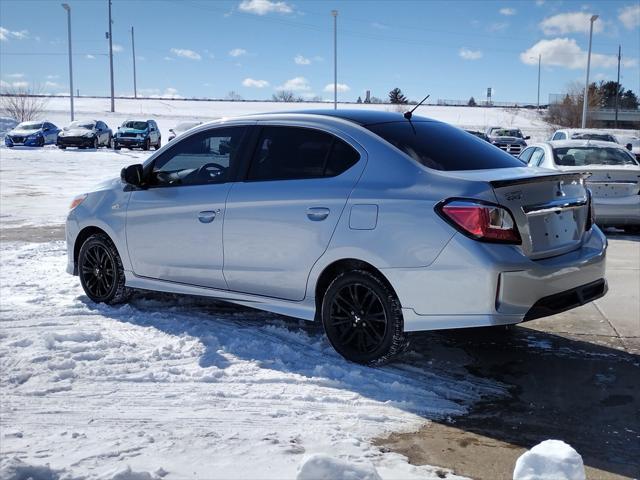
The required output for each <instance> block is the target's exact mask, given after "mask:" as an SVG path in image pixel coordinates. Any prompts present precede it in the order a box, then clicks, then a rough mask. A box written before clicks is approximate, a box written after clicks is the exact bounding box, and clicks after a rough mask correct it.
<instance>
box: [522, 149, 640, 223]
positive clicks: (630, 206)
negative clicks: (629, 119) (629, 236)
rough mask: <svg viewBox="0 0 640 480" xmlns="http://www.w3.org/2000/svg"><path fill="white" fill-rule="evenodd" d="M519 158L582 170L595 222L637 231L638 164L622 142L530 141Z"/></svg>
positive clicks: (639, 214) (570, 170)
mask: <svg viewBox="0 0 640 480" xmlns="http://www.w3.org/2000/svg"><path fill="white" fill-rule="evenodd" d="M520 160H522V161H523V162H525V163H527V164H528V165H529V166H533V167H543V168H550V169H553V170H559V171H561V172H567V173H584V174H586V175H589V177H588V178H587V179H586V183H587V187H588V188H589V189H590V190H591V192H592V194H593V205H594V210H595V216H596V222H597V223H598V225H601V226H606V227H620V228H624V229H625V231H627V232H629V233H638V232H640V194H639V193H640V165H638V161H637V160H636V158H635V156H634V155H633V154H632V153H631V152H630V151H629V150H627V148H625V147H624V146H622V145H619V144H617V143H611V142H608V141H606V142H603V141H597V140H556V141H551V142H543V143H538V144H535V145H531V146H530V147H529V148H527V149H526V150H524V151H523V152H522V154H521V155H520Z"/></svg>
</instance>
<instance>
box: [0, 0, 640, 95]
mask: <svg viewBox="0 0 640 480" xmlns="http://www.w3.org/2000/svg"><path fill="white" fill-rule="evenodd" d="M68 3H69V4H70V5H71V8H72V22H73V24H72V26H73V32H72V35H73V40H72V44H73V49H74V84H75V87H76V88H78V89H79V90H80V93H81V94H85V95H108V94H109V62H108V56H107V55H106V54H107V52H108V42H107V40H106V39H105V35H104V32H105V31H106V30H107V28H108V25H107V0H82V1H80V0H68ZM334 8H335V9H337V10H338V11H339V16H338V51H339V53H338V68H339V76H338V84H339V87H340V90H341V91H340V93H339V99H341V100H355V99H356V98H357V97H358V96H359V95H362V96H364V91H365V90H367V89H368V90H371V92H372V94H373V95H375V96H378V97H384V98H386V96H387V93H388V91H389V90H390V89H392V88H393V87H396V86H397V87H400V88H401V89H402V90H403V92H405V94H406V95H407V96H408V97H409V98H411V99H417V100H419V99H421V98H422V97H423V96H424V95H426V94H427V93H429V94H431V99H430V101H435V100H437V99H439V98H440V99H468V98H469V97H470V96H474V97H475V98H476V99H478V98H484V97H485V95H486V88H487V87H492V88H493V91H494V97H493V98H494V100H495V101H518V102H535V100H536V88H537V56H538V54H541V55H542V64H543V68H542V89H541V101H542V102H543V103H544V102H545V101H546V99H547V97H548V94H550V93H560V92H563V91H565V90H566V87H567V85H568V84H569V83H571V82H575V81H579V82H584V74H585V63H586V60H585V58H586V50H587V46H588V24H589V17H590V16H591V14H599V15H600V18H599V19H598V20H597V21H596V23H595V33H594V39H593V52H594V56H593V57H592V71H591V78H592V79H593V80H603V79H604V80H606V79H613V80H615V77H616V54H617V48H618V44H622V51H623V68H622V80H621V83H622V84H623V85H624V86H626V87H627V88H631V89H633V90H634V91H636V92H639V91H640V71H639V69H638V63H639V57H640V2H639V1H638V0H626V1H625V0H622V1H614V0H606V1H597V2H595V1H591V2H589V1H582V2H577V1H566V0H565V1H553V0H531V1H525V0H521V1H506V0H505V1H470V0H469V1H454V0H451V1H435V0H433V1H429V0H422V1H393V2H392V1H390V0H387V1H366V0H358V1H354V0H352V1H320V0H316V1H314V0H309V1H307V0H296V1H289V0H275V1H272V0H234V1H222V0H220V1H213V0H181V1H176V0H171V1H153V0H146V1H135V0H113V20H114V24H113V41H114V44H115V45H116V49H117V50H118V51H117V52H116V53H115V55H114V70H115V89H116V94H124V95H128V94H132V93H133V75H132V71H133V68H132V58H131V57H132V55H131V41H130V28H131V26H134V27H135V33H136V55H137V58H138V61H137V71H138V92H139V95H140V94H142V95H159V96H163V95H165V96H173V95H175V96H183V97H187V98H189V97H212V98H223V97H225V96H226V95H227V93H228V92H229V91H232V90H233V91H235V92H237V93H238V94H240V95H241V96H242V97H244V98H246V99H266V98H270V97H271V95H272V94H273V93H274V92H275V91H276V90H278V89H280V88H286V89H288V90H293V91H295V93H296V94H298V95H301V96H303V97H305V98H311V97H314V96H319V97H322V98H326V99H329V98H332V93H331V92H332V90H331V88H332V85H333V43H332V41H333V30H332V28H333V26H332V25H333V24H332V22H333V20H332V17H331V13H330V12H331V10H332V9H334ZM0 25H1V27H0V62H1V63H0V80H1V81H2V86H5V87H6V86H7V85H15V86H19V85H26V84H30V85H39V86H40V88H42V89H43V90H44V91H46V92H50V93H62V92H66V91H67V90H68V63H67V62H68V60H67V56H66V52H67V24H66V12H65V11H64V10H63V9H62V7H61V5H60V1H38V0H20V1H14V0H2V1H1V2H0Z"/></svg>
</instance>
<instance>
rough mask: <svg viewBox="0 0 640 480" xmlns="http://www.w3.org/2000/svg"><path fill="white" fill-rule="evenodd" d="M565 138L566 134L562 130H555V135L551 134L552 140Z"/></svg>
mask: <svg viewBox="0 0 640 480" xmlns="http://www.w3.org/2000/svg"><path fill="white" fill-rule="evenodd" d="M565 138H567V136H566V135H565V134H564V133H562V132H556V133H555V135H554V136H553V139H554V140H563V139H565Z"/></svg>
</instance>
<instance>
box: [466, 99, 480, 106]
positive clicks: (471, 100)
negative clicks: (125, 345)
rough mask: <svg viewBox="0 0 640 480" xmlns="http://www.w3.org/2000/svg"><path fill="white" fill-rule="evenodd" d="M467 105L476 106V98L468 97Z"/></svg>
mask: <svg viewBox="0 0 640 480" xmlns="http://www.w3.org/2000/svg"><path fill="white" fill-rule="evenodd" d="M467 105H468V106H470V107H476V106H477V105H478V104H477V103H476V99H475V98H473V97H471V98H470V99H469V101H468V102H467Z"/></svg>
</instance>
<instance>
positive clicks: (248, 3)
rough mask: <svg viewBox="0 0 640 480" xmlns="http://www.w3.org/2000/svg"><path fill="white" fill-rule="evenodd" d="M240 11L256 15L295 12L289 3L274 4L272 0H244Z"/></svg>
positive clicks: (239, 7)
mask: <svg viewBox="0 0 640 480" xmlns="http://www.w3.org/2000/svg"><path fill="white" fill-rule="evenodd" d="M238 9H240V10H241V11H243V12H247V13H253V14H255V15H266V14H267V13H292V12H293V8H292V7H291V5H289V4H288V3H287V2H272V1H271V0H243V1H242V2H240V5H239V6H238Z"/></svg>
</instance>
